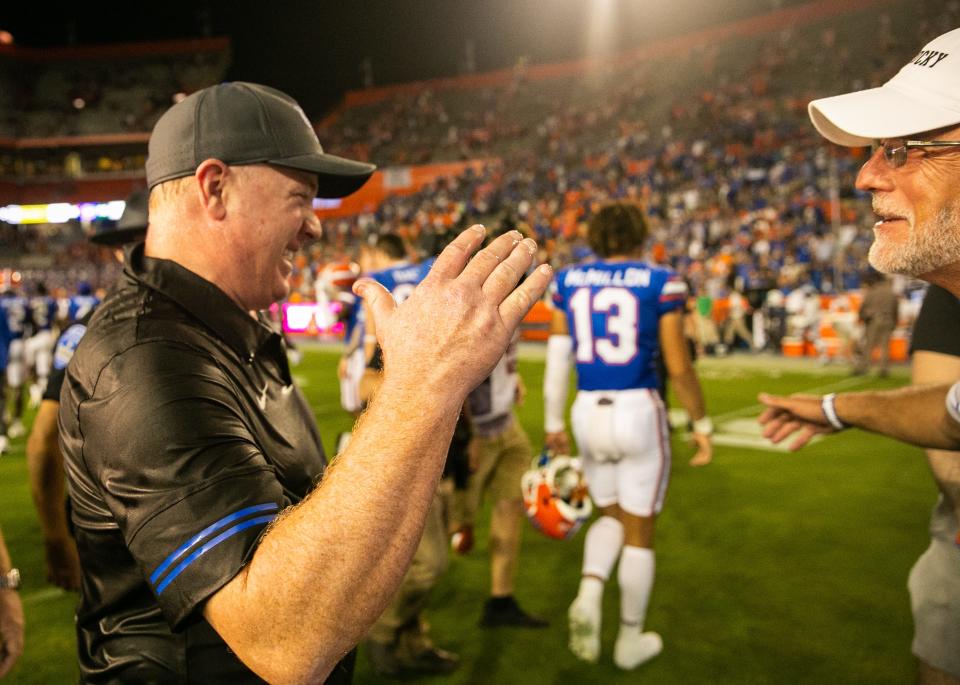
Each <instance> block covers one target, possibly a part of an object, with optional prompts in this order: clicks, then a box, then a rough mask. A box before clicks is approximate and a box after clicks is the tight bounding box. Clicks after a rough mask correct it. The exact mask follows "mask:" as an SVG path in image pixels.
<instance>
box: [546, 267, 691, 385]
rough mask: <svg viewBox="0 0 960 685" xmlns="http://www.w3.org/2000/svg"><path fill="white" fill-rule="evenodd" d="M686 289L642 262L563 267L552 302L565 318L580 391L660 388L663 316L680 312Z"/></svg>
mask: <svg viewBox="0 0 960 685" xmlns="http://www.w3.org/2000/svg"><path fill="white" fill-rule="evenodd" d="M686 298H687V286H686V283H684V282H683V281H682V280H681V279H680V278H679V277H678V276H676V275H675V274H674V273H673V272H672V271H670V270H669V269H663V268H659V267H655V266H651V265H649V264H646V263H645V262H640V261H624V262H612V261H611V262H605V261H596V262H588V263H585V264H579V265H576V266H571V267H567V268H566V269H562V270H561V271H560V272H559V273H558V274H557V277H556V280H555V281H554V292H553V302H554V305H555V306H556V307H557V308H558V309H560V310H562V311H563V312H564V313H565V314H566V316H567V323H568V325H569V329H570V335H571V337H572V338H573V351H574V359H575V361H576V364H577V387H578V388H579V389H580V390H632V389H635V388H656V387H657V374H656V357H657V355H658V354H659V351H660V335H659V333H660V326H659V323H660V317H661V316H663V315H664V314H668V313H669V312H673V311H676V310H678V309H681V308H682V307H683V305H684V302H685V301H686Z"/></svg>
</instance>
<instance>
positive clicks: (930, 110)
mask: <svg viewBox="0 0 960 685" xmlns="http://www.w3.org/2000/svg"><path fill="white" fill-rule="evenodd" d="M807 109H808V111H809V113H810V120H811V121H813V125H814V126H815V127H816V129H817V130H818V131H819V132H820V133H821V135H823V137H824V138H826V139H827V140H829V141H830V142H832V143H836V144H838V145H845V146H847V147H862V146H866V145H870V144H871V143H872V142H873V141H874V140H881V139H884V138H903V137H905V136H909V135H913V134H916V133H923V132H924V131H933V130H936V129H938V128H944V127H947V126H951V125H953V124H960V29H954V30H953V31H949V32H947V33H945V34H943V35H942V36H939V37H937V38H934V39H933V40H932V41H930V42H929V43H927V45H926V46H924V48H923V50H921V51H920V54H919V55H917V56H916V57H915V58H913V59H912V60H910V62H908V63H907V65H906V66H905V67H903V69H901V70H900V71H899V72H898V73H897V75H896V76H894V77H893V78H892V79H890V80H889V81H887V82H886V83H884V84H883V85H882V86H880V87H879V88H870V89H869V90H859V91H856V92H853V93H846V94H844V95H835V96H833V97H829V98H821V99H819V100H813V101H812V102H811V103H810V104H809V105H808V106H807Z"/></svg>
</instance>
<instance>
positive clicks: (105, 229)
mask: <svg viewBox="0 0 960 685" xmlns="http://www.w3.org/2000/svg"><path fill="white" fill-rule="evenodd" d="M147 197H148V194H147V191H146V190H137V191H135V192H133V193H131V194H130V196H129V197H128V198H127V199H126V202H125V204H124V207H123V214H121V215H120V220H119V221H117V224H116V226H112V225H109V224H106V223H101V224H100V225H98V226H97V228H96V233H94V234H93V235H92V236H90V242H91V243H95V244H97V245H105V246H109V247H117V246H120V245H124V244H126V243H135V242H137V241H140V240H143V236H144V235H145V234H146V232H147Z"/></svg>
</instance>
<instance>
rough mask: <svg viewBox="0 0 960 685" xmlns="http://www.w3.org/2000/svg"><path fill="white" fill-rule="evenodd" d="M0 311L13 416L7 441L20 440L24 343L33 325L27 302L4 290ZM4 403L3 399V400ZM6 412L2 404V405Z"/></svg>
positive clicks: (20, 296) (23, 431)
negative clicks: (4, 326) (6, 344)
mask: <svg viewBox="0 0 960 685" xmlns="http://www.w3.org/2000/svg"><path fill="white" fill-rule="evenodd" d="M0 310H2V312H3V314H4V315H5V316H6V318H7V327H8V328H9V329H10V345H9V347H8V348H7V349H8V351H7V386H8V387H9V389H10V391H11V393H12V394H13V416H12V418H11V420H10V424H9V426H8V427H7V435H8V436H9V437H11V438H19V437H22V436H23V434H24V433H25V432H26V429H24V427H23V420H22V419H23V384H24V381H25V380H26V375H27V368H26V360H25V357H26V352H25V345H24V340H25V339H26V338H28V337H29V336H30V332H31V330H32V326H33V323H32V321H31V319H30V301H29V300H28V299H27V298H26V297H24V296H23V295H21V294H19V293H17V292H14V291H13V290H8V291H6V292H5V293H4V294H3V297H2V298H0ZM4 399H6V398H4ZM4 409H6V403H4Z"/></svg>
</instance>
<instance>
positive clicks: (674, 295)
mask: <svg viewBox="0 0 960 685" xmlns="http://www.w3.org/2000/svg"><path fill="white" fill-rule="evenodd" d="M687 293H688V290H687V284H686V283H684V282H683V279H682V278H680V277H679V276H677V275H675V274H670V275H669V276H668V277H667V279H666V280H665V281H664V282H663V287H662V288H661V289H660V295H659V297H658V299H657V310H658V311H659V313H660V315H661V316H663V315H664V314H669V313H670V312H675V311H677V310H678V309H682V308H683V305H684V303H685V302H686V301H687Z"/></svg>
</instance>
